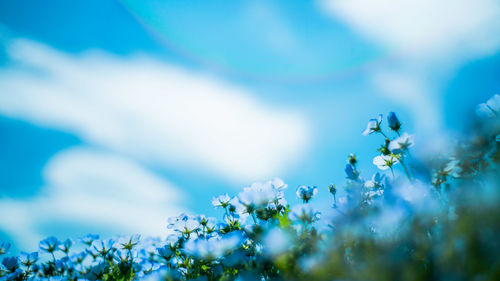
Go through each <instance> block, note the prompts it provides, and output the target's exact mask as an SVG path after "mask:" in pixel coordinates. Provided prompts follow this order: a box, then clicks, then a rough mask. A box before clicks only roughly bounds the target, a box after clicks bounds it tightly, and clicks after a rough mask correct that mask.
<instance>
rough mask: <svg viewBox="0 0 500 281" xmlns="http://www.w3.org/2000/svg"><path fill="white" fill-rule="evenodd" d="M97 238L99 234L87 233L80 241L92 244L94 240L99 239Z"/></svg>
mask: <svg viewBox="0 0 500 281" xmlns="http://www.w3.org/2000/svg"><path fill="white" fill-rule="evenodd" d="M97 239H99V235H97V234H87V235H85V236H84V237H82V238H80V241H82V243H83V244H86V245H87V246H90V245H92V242H94V240H97Z"/></svg>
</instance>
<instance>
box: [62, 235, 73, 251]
mask: <svg viewBox="0 0 500 281" xmlns="http://www.w3.org/2000/svg"><path fill="white" fill-rule="evenodd" d="M71 245H73V241H72V240H71V239H66V240H64V242H62V243H61V244H59V250H61V251H62V252H63V253H65V254H68V253H69V249H70V248H71Z"/></svg>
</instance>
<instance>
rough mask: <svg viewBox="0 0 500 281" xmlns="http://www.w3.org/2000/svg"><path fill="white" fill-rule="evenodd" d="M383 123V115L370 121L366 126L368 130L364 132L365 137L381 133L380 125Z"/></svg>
mask: <svg viewBox="0 0 500 281" xmlns="http://www.w3.org/2000/svg"><path fill="white" fill-rule="evenodd" d="M381 123H382V114H380V115H379V116H378V118H377V119H370V120H369V121H368V124H367V125H366V129H365V131H364V132H363V136H367V135H369V134H371V133H374V132H379V131H380V124H381Z"/></svg>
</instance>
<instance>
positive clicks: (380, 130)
mask: <svg viewBox="0 0 500 281" xmlns="http://www.w3.org/2000/svg"><path fill="white" fill-rule="evenodd" d="M378 131H379V132H380V133H381V134H382V136H384V137H385V138H386V139H389V137H387V135H386V134H384V132H383V131H382V129H379V130H378Z"/></svg>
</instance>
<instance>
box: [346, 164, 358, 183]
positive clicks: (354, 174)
mask: <svg viewBox="0 0 500 281" xmlns="http://www.w3.org/2000/svg"><path fill="white" fill-rule="evenodd" d="M344 171H345V173H346V175H347V178H348V179H351V180H358V179H359V172H358V171H357V170H356V168H354V166H353V165H351V164H347V165H346V166H345V170H344Z"/></svg>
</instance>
